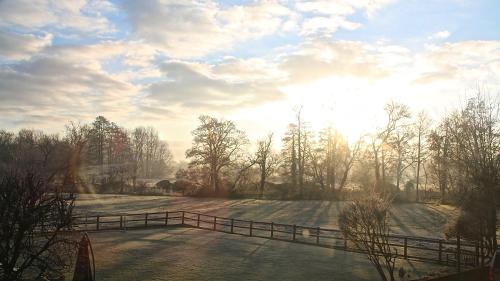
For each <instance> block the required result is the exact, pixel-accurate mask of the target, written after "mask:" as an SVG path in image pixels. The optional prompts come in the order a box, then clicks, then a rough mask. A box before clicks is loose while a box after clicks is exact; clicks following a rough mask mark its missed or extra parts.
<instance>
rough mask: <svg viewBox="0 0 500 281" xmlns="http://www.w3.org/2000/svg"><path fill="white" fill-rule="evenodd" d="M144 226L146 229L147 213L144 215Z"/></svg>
mask: <svg viewBox="0 0 500 281" xmlns="http://www.w3.org/2000/svg"><path fill="white" fill-rule="evenodd" d="M144 226H145V227H148V213H146V216H145V217H144Z"/></svg>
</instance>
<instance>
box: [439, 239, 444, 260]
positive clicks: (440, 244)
mask: <svg viewBox="0 0 500 281" xmlns="http://www.w3.org/2000/svg"><path fill="white" fill-rule="evenodd" d="M442 252H443V241H442V240H439V262H441V261H442Z"/></svg>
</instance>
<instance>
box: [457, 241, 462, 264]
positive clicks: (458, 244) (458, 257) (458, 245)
mask: <svg viewBox="0 0 500 281" xmlns="http://www.w3.org/2000/svg"><path fill="white" fill-rule="evenodd" d="M460 256H461V251H460V234H459V235H457V269H458V272H460Z"/></svg>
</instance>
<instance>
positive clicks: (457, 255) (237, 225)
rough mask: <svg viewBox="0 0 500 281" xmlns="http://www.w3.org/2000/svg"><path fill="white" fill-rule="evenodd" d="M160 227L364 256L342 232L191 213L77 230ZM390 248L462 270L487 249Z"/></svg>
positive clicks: (430, 243) (394, 243)
mask: <svg viewBox="0 0 500 281" xmlns="http://www.w3.org/2000/svg"><path fill="white" fill-rule="evenodd" d="M154 226H156V227H159V226H185V227H193V228H199V229H205V230H211V231H219V232H225V233H231V234H238V235H243V236H250V237H261V238H268V239H275V240H281V241H288V242H295V243H302V244H308V245H315V246H320V247H326V248H333V249H339V250H344V251H350V252H362V251H361V250H359V249H357V248H356V246H355V245H354V243H353V241H350V240H348V239H345V238H344V236H343V235H342V232H341V231H340V230H338V229H330V228H323V227H319V226H303V225H295V224H294V225H291V224H282V223H275V222H263V221H252V220H242V219H236V218H226V217H218V216H212V215H207V214H201V213H196V212H189V211H166V212H154V213H142V214H116V215H92V216H78V217H75V218H74V229H75V230H83V231H100V230H112V229H130V228H144V227H154ZM388 238H389V239H388V240H389V243H390V246H391V247H392V248H393V249H394V250H395V251H396V253H397V257H398V258H402V259H410V260H418V261H425V262H435V263H439V264H443V265H448V266H456V267H457V269H458V270H460V268H461V267H464V266H465V267H469V266H479V265H484V259H485V256H484V254H483V253H485V251H484V249H483V248H482V247H480V245H478V244H477V243H471V242H468V241H461V239H460V238H458V239H456V240H444V239H435V238H426V237H415V236H404V235H395V234H393V235H389V237H388Z"/></svg>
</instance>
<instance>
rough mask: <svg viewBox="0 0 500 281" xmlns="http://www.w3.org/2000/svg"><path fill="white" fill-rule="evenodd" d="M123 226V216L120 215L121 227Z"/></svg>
mask: <svg viewBox="0 0 500 281" xmlns="http://www.w3.org/2000/svg"><path fill="white" fill-rule="evenodd" d="M122 228H123V216H120V229H122Z"/></svg>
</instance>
